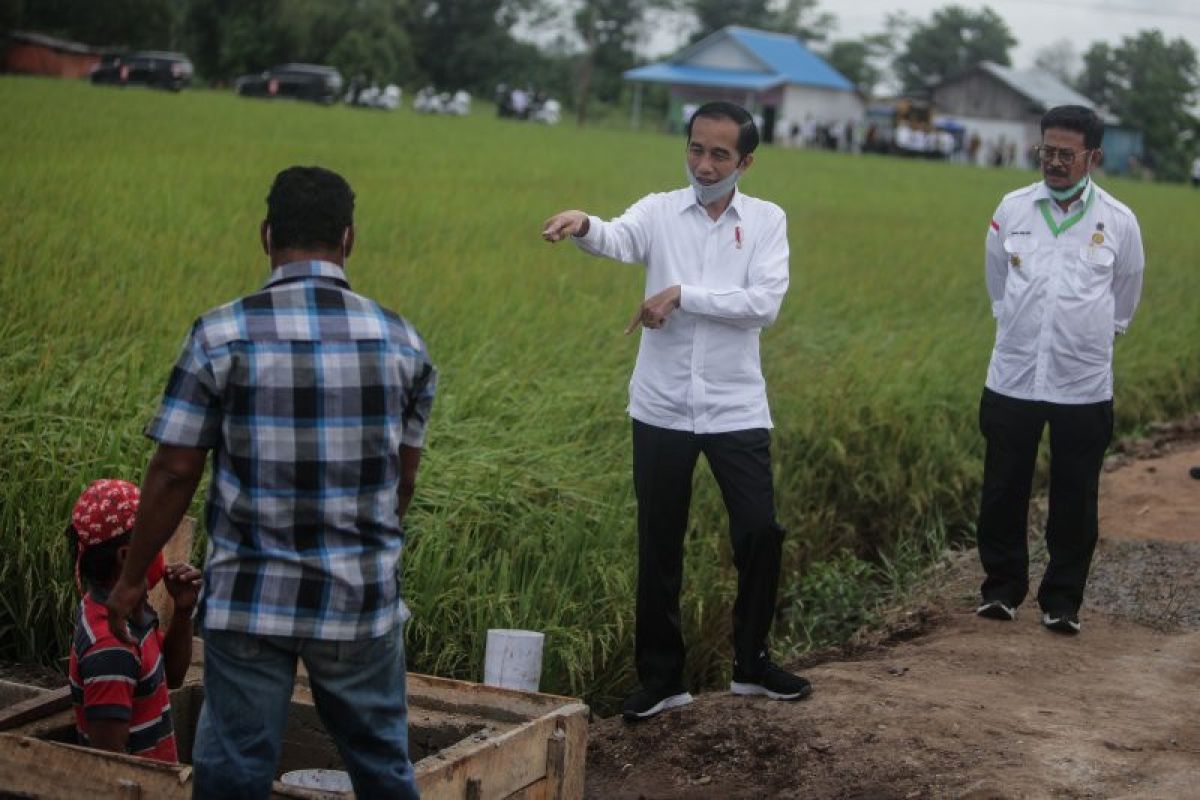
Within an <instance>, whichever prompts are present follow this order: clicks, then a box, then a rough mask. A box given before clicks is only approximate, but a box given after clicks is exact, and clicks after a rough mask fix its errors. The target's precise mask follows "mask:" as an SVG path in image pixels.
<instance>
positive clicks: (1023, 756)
mask: <svg viewBox="0 0 1200 800" xmlns="http://www.w3.org/2000/svg"><path fill="white" fill-rule="evenodd" d="M1114 453H1115V454H1114V455H1113V456H1111V457H1110V459H1109V461H1108V463H1107V464H1106V470H1105V474H1104V475H1103V478H1102V480H1103V484H1102V489H1101V497H1102V500H1101V521H1100V528H1101V542H1100V545H1099V547H1098V550H1097V556H1096V560H1095V563H1094V567H1093V570H1092V578H1091V582H1090V583H1089V587H1088V595H1087V599H1086V601H1085V603H1084V607H1083V609H1082V610H1081V620H1082V622H1083V633H1082V634H1081V635H1080V636H1078V637H1074V638H1071V637H1065V636H1062V635H1058V634H1054V633H1050V632H1048V631H1046V630H1045V629H1043V628H1042V626H1041V624H1040V615H1039V613H1038V611H1037V608H1036V605H1035V604H1033V603H1032V602H1030V601H1027V602H1026V604H1025V605H1024V606H1023V607H1022V608H1021V610H1020V613H1019V616H1018V619H1017V621H1016V622H1012V623H1003V622H995V621H991V620H984V619H979V618H977V617H975V616H974V614H973V613H972V611H973V608H974V602H975V598H976V596H977V589H976V587H977V586H978V584H979V581H980V580H981V578H982V573H981V572H980V569H979V566H978V562H977V558H976V555H975V553H974V551H970V552H960V553H954V554H949V555H948V556H947V559H946V561H945V563H944V564H942V565H941V567H940V568H939V569H938V570H937V571H936V573H935V574H934V576H933V577H932V579H931V580H930V582H929V586H928V587H927V588H926V589H925V591H924V592H923V593H922V595H921V596H919V597H918V599H917V600H915V601H913V602H912V604H911V605H910V607H908V608H901V609H896V610H895V611H894V612H893V613H892V614H891V620H890V622H889V624H888V625H887V626H886V627H885V630H883V631H882V632H880V631H867V632H863V635H862V636H861V637H860V640H861V641H860V643H859V644H858V646H857V647H851V648H847V650H845V651H843V652H842V653H841V654H839V655H836V656H834V657H832V659H831V660H826V661H824V662H823V663H818V664H816V665H807V666H806V665H804V664H801V665H799V666H801V667H803V669H802V671H803V673H804V674H805V675H806V676H807V677H808V678H809V679H810V680H811V681H812V682H813V685H814V693H813V696H812V697H811V698H810V699H808V700H806V701H803V702H800V703H781V702H773V701H768V700H763V699H758V698H741V697H734V696H732V695H730V694H728V693H727V692H714V693H708V694H701V695H698V696H697V697H696V702H695V703H694V704H692V705H691V706H688V707H685V708H682V709H678V710H675V711H671V712H667V713H665V714H663V715H661V716H659V717H656V718H654V719H651V720H648V721H646V722H643V723H640V724H637V725H629V724H626V723H624V722H622V721H621V720H620V719H618V718H611V719H605V720H598V721H596V722H595V724H594V725H593V726H592V730H591V734H590V740H589V749H588V764H587V796H588V797H589V798H596V800H600V799H601V798H603V800H610V799H615V798H656V799H657V798H664V799H665V798H813V799H814V800H815V799H816V798H859V799H861V800H891V799H892V798H970V799H971V800H984V799H985V798H987V799H988V800H993V799H994V800H999V799H1000V798H1006V799H1009V800H1017V798H1148V799H1149V798H1153V799H1154V800H1168V799H1170V800H1174V799H1175V798H1200V480H1194V479H1192V478H1191V477H1190V476H1189V475H1188V470H1189V468H1190V467H1191V466H1193V465H1200V417H1196V418H1193V419H1192V420H1189V421H1188V422H1186V423H1182V424H1177V425H1172V426H1166V427H1163V428H1159V429H1156V430H1153V431H1152V432H1151V435H1150V437H1149V438H1146V439H1142V440H1139V441H1136V442H1134V441H1131V442H1124V443H1121V444H1119V445H1118V446H1117V447H1116V448H1114ZM1031 516H1032V519H1031V523H1032V524H1031V541H1032V542H1033V545H1032V552H1033V555H1034V560H1035V562H1037V566H1035V568H1034V572H1035V574H1034V575H1033V578H1034V581H1035V582H1034V586H1035V587H1036V580H1037V579H1038V578H1039V577H1040V575H1038V574H1036V573H1037V572H1038V571H1040V568H1041V565H1042V564H1044V559H1045V550H1044V547H1043V546H1042V545H1041V543H1040V536H1041V533H1040V528H1041V521H1042V519H1043V518H1044V507H1042V506H1041V505H1040V504H1036V506H1035V510H1034V513H1033V514H1032V515H1031ZM889 634H891V635H890V639H889ZM872 640H874V641H876V642H880V641H881V640H882V641H881V643H877V644H873V645H872V644H870V642H871V641H872Z"/></svg>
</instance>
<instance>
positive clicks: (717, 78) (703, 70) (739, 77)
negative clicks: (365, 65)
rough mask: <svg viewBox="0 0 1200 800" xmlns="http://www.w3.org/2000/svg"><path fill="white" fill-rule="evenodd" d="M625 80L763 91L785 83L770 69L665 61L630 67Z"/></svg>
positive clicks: (781, 77)
mask: <svg viewBox="0 0 1200 800" xmlns="http://www.w3.org/2000/svg"><path fill="white" fill-rule="evenodd" d="M625 79H626V80H631V81H645V82H647V83H680V84H685V85H688V86H719V87H721V88H724V89H748V90H750V91H756V92H757V91H762V90H764V89H770V88H771V87H773V86H778V85H779V84H781V83H783V82H784V78H783V76H781V75H775V74H773V73H770V72H748V71H745V70H739V69H713V68H712V67H689V66H687V65H686V64H672V63H670V62H666V61H661V62H659V63H657V64H648V65H647V66H644V67H637V68H636V69H631V70H627V71H626V72H625Z"/></svg>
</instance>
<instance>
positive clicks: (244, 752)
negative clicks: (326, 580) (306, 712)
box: [192, 625, 418, 800]
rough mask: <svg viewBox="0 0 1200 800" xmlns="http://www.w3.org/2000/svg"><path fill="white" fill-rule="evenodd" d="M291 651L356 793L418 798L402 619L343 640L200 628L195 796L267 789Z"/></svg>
mask: <svg viewBox="0 0 1200 800" xmlns="http://www.w3.org/2000/svg"><path fill="white" fill-rule="evenodd" d="M297 659H301V660H303V661H304V666H305V668H306V669H307V670H308V679H309V685H310V687H311V688H312V694H313V701H314V702H315V704H316V708H317V713H318V714H319V715H320V717H321V722H322V723H323V724H324V725H325V730H326V731H327V732H328V733H329V735H330V736H331V737H332V738H333V741H334V743H335V744H336V745H337V748H338V752H339V753H340V754H341V757H342V761H343V763H344V764H345V767H346V771H347V772H349V773H350V780H351V781H352V782H353V784H354V792H355V794H356V796H357V797H359V798H366V799H368V800H369V799H370V798H383V797H386V798H416V797H417V796H418V795H417V787H416V781H415V778H414V775H413V767H412V763H411V762H410V761H409V759H408V706H407V700H406V697H405V670H404V640H403V637H402V634H401V628H400V625H397V626H396V627H395V628H394V629H393V630H392V631H391V633H388V634H385V635H383V636H380V637H378V638H376V639H366V640H362V641H347V642H336V641H322V640H318V639H298V638H292V637H287V636H254V635H250V634H245V633H237V632H233V631H221V630H208V631H205V634H204V705H203V706H202V707H201V710H200V722H199V724H198V726H197V728H196V741H195V744H194V746H193V751H192V764H193V768H194V773H193V778H194V783H193V788H192V797H193V798H202V799H203V800H210V799H217V798H219V799H220V800H226V798H228V799H229V800H258V798H265V797H268V796H269V795H270V793H271V781H272V780H273V779H274V776H275V770H276V766H277V764H278V763H279V755H280V750H281V739H282V737H283V729H284V726H285V724H286V722H287V714H288V708H289V704H290V702H291V698H292V688H293V684H294V683H295V678H296V660H297Z"/></svg>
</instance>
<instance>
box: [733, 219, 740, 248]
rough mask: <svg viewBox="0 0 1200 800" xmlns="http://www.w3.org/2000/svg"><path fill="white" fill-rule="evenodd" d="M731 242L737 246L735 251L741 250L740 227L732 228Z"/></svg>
mask: <svg viewBox="0 0 1200 800" xmlns="http://www.w3.org/2000/svg"><path fill="white" fill-rule="evenodd" d="M733 241H734V242H735V243H736V244H737V249H738V250H741V249H742V226H741V225H735V226H734V227H733Z"/></svg>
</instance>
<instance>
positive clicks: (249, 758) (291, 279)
mask: <svg viewBox="0 0 1200 800" xmlns="http://www.w3.org/2000/svg"><path fill="white" fill-rule="evenodd" d="M353 210H354V194H353V192H352V191H351V189H350V186H349V185H348V184H347V183H346V181H345V180H343V179H342V178H341V176H339V175H337V174H335V173H333V172H330V171H328V170H325V169H321V168H319V167H292V168H290V169H287V170H284V171H283V172H281V173H279V175H278V176H276V178H275V182H274V184H273V185H272V187H271V192H270V195H269V196H268V197H267V218H266V220H264V221H263V223H262V228H261V232H260V234H261V239H262V245H263V249H264V251H265V252H266V254H267V256H268V258H269V259H270V262H271V270H272V271H271V275H270V278H269V279H268V281H267V284H266V286H264V287H263V288H262V289H261V290H260V291H258V292H256V293H254V294H251V295H248V296H246V297H243V298H241V299H239V300H236V301H234V302H232V303H229V304H227V305H224V306H221V307H219V308H216V309H214V310H212V311H210V312H208V313H206V314H205V315H203V316H202V317H201V318H200V319H199V320H197V322H196V323H195V324H194V325H193V326H192V330H191V333H190V335H189V336H188V339H187V341H186V343H185V344H184V347H183V352H182V354H181V355H180V356H179V360H178V361H177V362H176V364H175V368H174V370H173V371H172V372H171V377H170V380H169V382H168V384H167V388H166V391H165V393H164V395H163V399H162V403H161V405H160V406H159V409H158V412H157V414H156V415H155V416H154V419H153V420H152V421H151V422H150V424H149V425H148V426H147V428H146V435H147V436H149V437H150V438H151V439H154V440H156V441H157V442H158V448H157V450H156V451H155V454H154V456H153V458H152V459H151V461H150V465H149V467H148V468H147V472H146V477H145V480H144V483H143V485H142V502H141V506H140V508H139V512H138V516H137V521H136V523H135V526H134V531H133V539H132V544H131V549H130V552H129V555H128V557H127V560H126V561H125V567H124V570H123V572H122V574H121V578H120V581H119V582H118V584H117V586H116V587H115V588H114V589H113V591H112V593H111V595H110V598H109V602H108V607H109V613H110V618H111V620H112V623H111V624H112V628H113V629H114V630H115V631H118V632H120V633H119V634H118V635H121V634H122V633H124V632H125V630H126V629H125V619H126V618H127V617H128V615H129V613H130V611H131V610H132V607H133V601H134V599H135V598H138V597H140V596H141V591H142V586H143V580H144V575H145V571H146V567H147V566H148V565H149V564H150V562H151V560H152V558H153V555H154V554H155V553H156V552H157V551H158V549H159V548H160V547H161V545H162V544H163V543H164V542H166V540H167V539H168V538H169V537H170V534H171V531H173V530H174V529H175V526H176V524H177V523H178V521H179V519H180V518H181V517H182V515H183V514H184V513H185V512H186V510H187V507H188V505H189V503H190V501H191V498H192V494H193V493H194V491H195V489H196V487H197V485H198V483H199V481H200V478H201V475H202V474H203V471H204V461H205V457H206V453H207V452H208V451H209V450H211V451H212V453H213V459H212V461H213V475H212V478H211V482H210V485H209V494H208V502H207V508H206V518H207V523H208V532H209V550H208V559H207V562H206V564H205V567H204V592H203V596H202V598H201V601H200V606H199V610H198V615H199V620H200V626H201V629H202V630H203V635H204V641H205V654H204V662H205V663H204V671H205V677H204V682H205V698H204V706H203V709H202V711H201V715H200V723H199V727H198V729H197V732H196V742H195V746H194V754H193V756H194V757H193V762H194V767H195V787H194V792H195V796H196V797H205V798H208V797H221V798H225V797H230V798H261V797H267V796H268V794H269V792H270V788H271V781H272V778H273V776H274V773H275V768H276V764H277V762H278V759H279V752H280V740H281V737H282V733H283V728H284V724H285V722H286V720H287V711H288V704H289V701H290V699H291V694H292V687H293V682H294V679H295V670H296V661H297V659H302V660H303V661H304V664H305V667H306V669H307V670H308V674H309V680H310V684H311V686H312V690H313V699H314V701H315V702H316V706H317V710H318V712H319V713H320V715H321V719H322V722H323V723H324V725H325V728H326V730H327V731H328V732H329V733H330V735H331V736H332V737H333V739H334V741H335V742H336V743H337V745H338V749H339V752H340V753H341V756H342V760H343V761H344V762H345V765H346V768H347V770H348V771H349V773H350V776H351V780H352V781H353V784H354V789H355V792H356V793H357V795H358V796H359V797H401V798H403V797H416V795H417V792H416V786H415V783H414V780H413V772H412V765H411V763H410V761H409V758H408V754H407V753H408V726H407V706H406V701H405V680H404V649H403V635H402V630H401V623H402V619H401V616H402V607H403V606H402V602H401V600H400V596H399V589H398V584H397V568H398V564H399V558H400V549H401V545H402V542H403V530H402V527H401V520H402V519H403V517H404V512H405V510H406V509H407V507H408V504H409V500H410V499H411V497H412V492H413V486H414V483H415V479H416V473H417V467H418V464H419V461H420V455H421V448H422V446H423V444H424V440H425V426H426V422H427V421H428V418H429V412H430V408H431V406H432V404H433V395H434V388H435V383H436V373H435V371H434V368H433V365H432V363H431V362H430V360H429V354H428V352H427V351H426V348H425V344H424V342H423V341H422V340H421V337H420V336H419V335H418V334H417V332H416V330H414V329H413V327H412V325H410V324H409V323H408V322H407V321H406V320H404V319H403V318H401V317H400V316H398V315H396V314H394V313H392V312H390V311H388V310H386V309H384V308H381V307H380V306H379V305H377V304H376V303H374V302H373V301H371V300H368V299H367V298H365V297H363V296H361V295H358V294H355V293H354V292H352V291H351V290H350V285H349V284H348V283H347V281H346V276H345V273H344V271H343V270H344V264H345V261H346V258H347V257H348V256H349V255H350V251H351V249H352V248H353V245H354V225H353Z"/></svg>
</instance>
